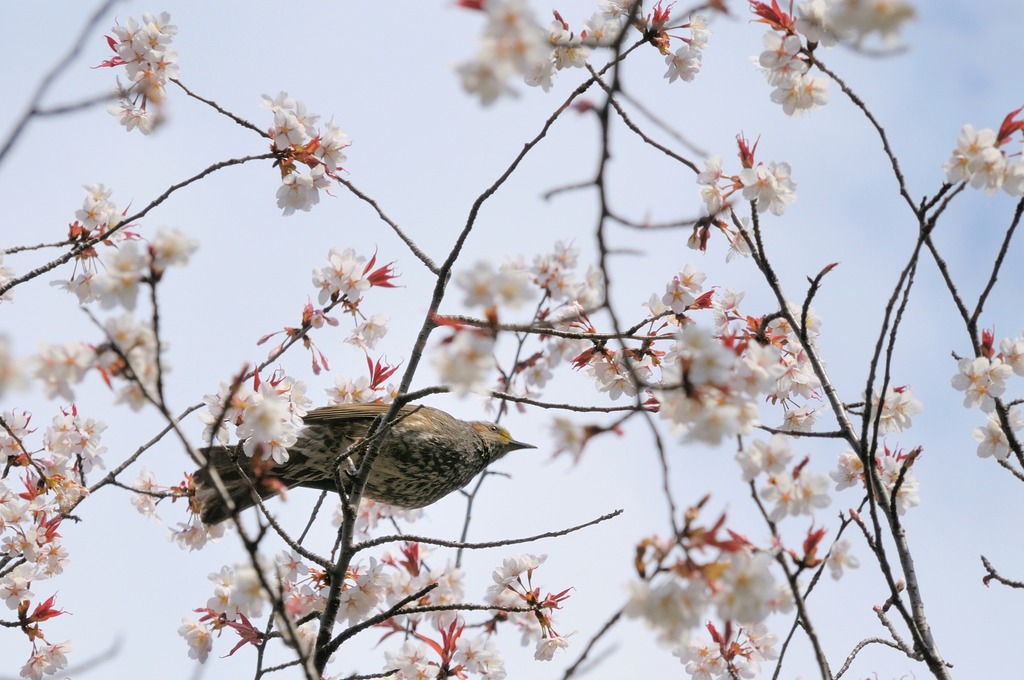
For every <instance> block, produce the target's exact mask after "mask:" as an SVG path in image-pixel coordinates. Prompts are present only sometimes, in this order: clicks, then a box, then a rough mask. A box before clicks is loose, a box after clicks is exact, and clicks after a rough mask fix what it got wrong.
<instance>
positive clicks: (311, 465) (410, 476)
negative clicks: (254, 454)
mask: <svg viewBox="0 0 1024 680" xmlns="http://www.w3.org/2000/svg"><path fill="white" fill-rule="evenodd" d="M389 409H390V404H335V405H332V406H324V407H321V408H317V409H313V410H311V411H309V412H308V413H307V414H306V415H305V416H304V417H303V428H302V429H301V430H300V432H299V435H298V439H297V441H296V442H295V444H293V445H292V446H290V447H288V460H287V461H286V462H285V463H283V464H274V465H272V466H271V465H269V463H267V462H264V461H261V460H259V459H258V458H255V459H252V460H251V461H250V460H249V459H247V458H245V456H243V455H238V453H237V451H238V449H239V448H240V447H234V446H210V447H206V448H204V449H201V451H202V453H203V455H204V456H205V457H206V460H207V465H206V466H204V467H202V468H200V469H198V470H196V472H195V473H194V474H193V475H192V481H193V487H194V493H193V500H194V502H195V505H194V506H193V507H194V509H196V510H197V511H198V514H199V517H200V519H201V520H202V522H203V524H206V525H215V524H219V523H221V522H223V521H225V520H227V519H229V518H230V517H232V513H231V511H230V510H229V508H228V505H227V503H225V502H224V498H223V496H222V495H221V493H220V492H219V491H218V490H217V488H216V485H215V484H214V482H213V478H212V475H211V474H210V469H211V468H212V469H215V470H216V471H217V474H218V476H219V477H220V480H221V482H222V483H223V485H224V488H225V489H226V490H227V492H228V494H229V495H230V496H231V500H232V501H233V502H234V505H235V512H236V513H237V512H240V511H242V510H245V509H247V508H250V507H252V506H253V505H256V495H257V494H258V495H259V497H260V498H269V497H271V496H275V495H277V494H278V493H280V492H281V491H282V490H283V488H292V487H305V488H310V489H319V490H326V491H338V479H339V477H338V476H336V474H335V470H337V469H339V468H338V466H339V465H340V466H341V467H340V470H341V474H340V479H341V480H342V484H343V486H345V487H350V485H351V481H352V479H353V478H354V477H353V475H354V472H355V470H357V469H358V467H359V464H360V463H361V461H362V454H363V451H364V450H365V448H364V447H360V446H355V447H353V445H358V444H359V443H360V442H362V441H363V440H365V438H366V437H367V435H368V433H369V430H370V427H371V425H372V424H373V422H374V420H375V419H376V418H378V417H379V416H382V415H383V414H385V413H387V411H388V410H389ZM350 448H351V449H352V451H351V455H349V456H348V457H344V458H343V454H345V453H346V452H349V450H350ZM535 448H537V447H536V446H534V445H532V444H527V443H525V442H521V441H516V440H515V439H514V438H513V437H512V435H511V434H509V432H508V430H506V429H505V428H504V427H502V426H501V425H498V424H497V423H492V422H483V421H465V420H459V419H458V418H455V417H454V416H452V415H450V414H448V413H445V412H444V411H441V410H440V409H436V408H431V407H429V406H423V405H419V404H409V405H406V406H403V407H402V408H401V409H399V411H398V415H397V417H396V419H395V420H394V422H393V423H392V424H391V427H390V429H388V430H387V432H386V433H385V434H384V436H383V438H382V440H381V442H380V448H379V449H378V452H377V456H376V458H374V460H373V467H372V468H371V469H370V474H369V477H368V478H367V480H366V485H365V487H364V488H363V497H364V498H369V499H372V500H375V501H378V502H380V503H387V504H390V505H396V506H399V507H402V508H422V507H425V506H427V505H430V504H431V503H434V502H436V501H438V500H440V499H441V498H444V497H445V496H447V495H448V494H450V493H452V492H453V491H457V490H459V489H461V488H462V487H464V486H465V485H466V484H468V483H469V482H470V480H472V479H473V478H474V477H476V476H477V475H478V474H479V473H480V472H482V471H483V470H484V468H486V467H487V466H488V465H490V464H491V463H493V462H494V461H496V460H498V459H499V458H501V457H503V456H504V455H505V454H507V453H509V452H511V451H516V450H518V449H535ZM345 491H346V492H350V491H351V488H345Z"/></svg>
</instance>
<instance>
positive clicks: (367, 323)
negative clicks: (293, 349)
mask: <svg viewBox="0 0 1024 680" xmlns="http://www.w3.org/2000/svg"><path fill="white" fill-rule="evenodd" d="M376 264H377V255H376V253H374V255H373V257H371V258H370V260H369V261H367V260H366V258H365V257H362V256H361V255H357V254H356V252H355V251H354V250H352V249H351V248H346V249H345V250H341V249H339V248H331V250H330V252H329V253H328V255H327V266H325V267H317V268H315V269H313V286H314V288H316V290H317V301H318V302H319V303H320V304H321V305H324V306H323V307H315V306H314V305H313V303H312V302H311V301H307V302H306V304H305V305H304V306H303V308H302V321H301V323H300V324H299V325H298V326H297V327H290V326H285V328H284V329H283V330H280V331H275V332H273V333H268V334H267V335H264V336H263V337H262V338H260V339H259V341H258V342H257V343H256V344H258V345H262V344H263V343H265V342H267V341H268V340H269V339H270V338H272V337H273V336H275V335H278V334H283V335H284V336H285V338H286V340H285V342H287V341H293V340H296V339H298V338H301V339H302V343H303V345H304V346H305V347H306V349H308V350H309V351H310V354H311V355H312V361H313V373H314V374H316V375H319V374H320V371H321V369H327V370H330V363H329V362H328V360H327V355H326V354H324V352H323V351H321V350H320V349H319V348H317V346H316V343H314V342H313V339H312V338H311V337H310V335H309V333H308V331H310V330H313V329H318V328H323V327H324V326H325V325H327V326H337V325H338V320H337V319H336V318H334V317H332V316H329V315H328V312H330V311H331V310H332V309H334V308H335V307H337V306H339V305H340V306H341V308H342V311H344V312H345V313H346V314H350V315H351V316H352V317H353V319H361V321H358V322H357V323H356V326H355V328H354V329H353V330H352V332H351V334H350V335H349V337H348V338H347V339H346V340H345V342H347V343H349V344H351V345H355V346H356V347H359V348H360V349H362V350H364V351H367V352H368V351H369V350H371V349H373V348H374V347H375V346H376V345H377V342H379V341H380V339H381V338H383V337H384V336H385V335H386V334H387V332H388V327H387V324H388V321H389V320H390V319H389V317H388V316H387V315H385V314H374V315H372V316H370V317H369V318H367V317H366V316H365V315H364V314H363V313H362V312H361V311H360V309H359V303H360V302H362V294H363V292H365V291H367V290H369V289H370V288H372V287H375V286H376V287H379V288H394V287H395V284H394V283H392V280H393V279H395V278H397V276H398V275H397V274H395V272H394V268H393V265H394V262H389V263H387V264H384V265H381V266H379V267H377V268H376V269H374V267H375V265H376ZM285 342H282V343H281V344H279V345H277V346H276V347H274V348H273V349H272V350H271V351H270V357H269V359H268V360H274V359H276V358H277V357H278V356H279V355H280V354H281V353H282V352H283V351H284V349H285ZM367 356H369V355H367ZM367 362H369V358H367ZM370 368H371V373H373V372H374V367H373V365H372V363H371V366H370ZM377 368H378V370H383V369H381V368H380V366H379V365H378V367H377ZM391 372H392V373H393V371H391ZM388 376H390V373H388ZM376 377H377V379H380V375H377V376H376ZM385 377H387V376H385ZM374 386H375V387H376V386H377V384H376V383H374ZM337 403H343V402H341V401H338V402H337Z"/></svg>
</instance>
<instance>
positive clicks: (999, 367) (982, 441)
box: [951, 331, 1024, 460]
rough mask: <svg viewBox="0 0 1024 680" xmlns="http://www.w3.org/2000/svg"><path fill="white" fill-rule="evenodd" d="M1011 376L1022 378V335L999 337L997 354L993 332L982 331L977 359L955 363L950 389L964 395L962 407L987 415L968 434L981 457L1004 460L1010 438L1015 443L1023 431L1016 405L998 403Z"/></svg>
mask: <svg viewBox="0 0 1024 680" xmlns="http://www.w3.org/2000/svg"><path fill="white" fill-rule="evenodd" d="M1012 375H1017V376H1024V332H1022V333H1021V334H1020V335H1018V336H1017V337H1006V338H1003V339H1002V340H1001V341H1000V342H999V351H998V352H997V351H996V348H995V337H994V335H993V333H992V332H991V331H984V332H983V333H982V343H981V356H978V357H974V358H970V357H965V358H962V359H960V360H959V361H957V372H956V374H955V375H954V376H953V378H952V380H951V384H952V386H953V389H955V390H957V391H959V392H963V393H964V402H963V403H964V407H966V408H971V407H977V408H979V409H981V411H982V412H983V413H985V414H986V415H987V416H988V418H987V420H986V422H985V424H984V425H983V426H981V427H977V428H975V429H974V431H973V433H972V434H973V436H974V439H975V441H977V442H978V450H977V452H978V456H979V457H981V458H988V457H995V458H996V459H998V460H1005V459H1006V458H1007V457H1008V456H1009V455H1010V451H1011V446H1010V437H1013V438H1014V439H1015V440H1016V441H1018V442H1019V439H1018V438H1017V434H1018V433H1019V432H1022V431H1024V415H1022V414H1021V410H1020V406H1019V405H1018V404H1016V403H1011V404H1003V403H1002V401H1001V400H1002V396H1003V394H1004V393H1005V392H1006V381H1007V380H1008V379H1009V378H1010V376H1012ZM997 400H998V401H997Z"/></svg>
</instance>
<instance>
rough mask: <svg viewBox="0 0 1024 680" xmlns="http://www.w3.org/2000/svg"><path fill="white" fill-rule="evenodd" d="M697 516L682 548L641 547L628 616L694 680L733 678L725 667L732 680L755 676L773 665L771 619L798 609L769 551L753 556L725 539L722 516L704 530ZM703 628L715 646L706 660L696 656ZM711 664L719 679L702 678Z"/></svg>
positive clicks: (735, 540)
mask: <svg viewBox="0 0 1024 680" xmlns="http://www.w3.org/2000/svg"><path fill="white" fill-rule="evenodd" d="M698 515H699V510H697V509H692V513H691V519H690V520H689V521H688V524H687V527H686V528H685V529H684V531H683V532H682V535H681V536H680V537H679V539H678V541H676V542H669V541H665V540H662V539H660V538H658V537H651V538H648V539H644V541H642V542H641V543H640V544H639V545H638V546H637V560H636V567H637V570H638V572H639V576H640V579H639V580H637V581H633V582H631V583H630V596H629V600H628V601H627V603H626V606H625V609H624V611H625V614H626V615H627V616H629V617H630V618H640V619H643V620H644V621H645V622H646V623H647V625H648V626H650V627H651V628H653V629H654V630H655V631H656V632H657V634H658V638H659V640H660V641H661V642H663V643H664V644H666V645H670V646H672V647H673V648H674V654H675V655H676V656H678V657H679V658H680V661H681V662H682V663H683V664H684V665H686V666H687V669H686V670H687V672H688V673H690V674H691V675H694V677H698V678H700V677H729V675H724V676H723V675H721V673H728V671H727V670H726V666H729V667H731V668H732V670H733V677H735V675H736V674H739V675H740V677H754V676H755V675H757V672H758V669H759V664H760V663H761V662H762V661H766V660H770V659H772V658H774V656H773V654H774V649H773V648H774V645H775V643H776V638H775V636H774V635H771V634H769V633H768V632H767V629H766V628H765V627H764V626H763V622H764V620H765V619H766V618H767V617H768V615H769V614H770V613H772V612H788V611H791V610H792V607H793V601H792V594H791V591H790V589H789V585H788V584H785V583H782V584H780V583H777V582H776V580H775V576H774V575H773V573H772V569H771V566H772V563H773V561H774V559H775V557H774V555H773V554H772V553H771V552H767V551H757V550H754V549H753V547H752V546H750V545H749V544H748V543H747V542H746V541H745V539H742V538H741V537H739V536H738V535H737V534H734V533H732V532H726V533H727V534H728V535H723V534H722V533H721V532H722V530H723V525H724V520H725V518H724V517H722V518H720V519H719V520H718V521H717V522H716V523H715V524H714V525H713V526H711V527H702V526H699V525H698V524H697V519H698ZM712 611H714V614H715V615H717V617H718V618H719V620H722V621H724V622H725V623H726V629H725V630H726V631H727V633H726V634H725V635H723V634H719V633H718V632H717V631H716V630H715V627H714V626H712V625H711V624H710V618H711V616H712ZM705 622H707V629H708V630H709V631H710V632H711V633H712V635H713V637H715V638H716V639H715V642H716V644H715V645H713V646H714V647H715V649H714V650H711V651H709V653H708V654H707V655H706V656H705V657H704V658H703V660H702V659H701V658H698V657H699V656H700V655H697V654H695V650H694V649H693V646H700V645H701V644H702V640H701V639H700V638H698V637H694V636H693V633H694V631H696V630H697V629H698V628H699V627H701V626H702V625H705ZM706 664H711V666H712V667H720V672H719V674H711V675H700V669H702V668H703V669H705V670H706V669H707V666H706ZM719 665H720V666H719Z"/></svg>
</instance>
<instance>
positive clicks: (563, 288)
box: [434, 241, 604, 395]
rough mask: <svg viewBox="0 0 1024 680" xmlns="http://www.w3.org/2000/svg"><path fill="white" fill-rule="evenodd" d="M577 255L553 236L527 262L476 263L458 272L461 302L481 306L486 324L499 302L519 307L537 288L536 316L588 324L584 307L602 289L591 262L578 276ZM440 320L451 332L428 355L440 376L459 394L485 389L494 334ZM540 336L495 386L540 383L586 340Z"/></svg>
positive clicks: (557, 323)
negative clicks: (540, 346)
mask: <svg viewBox="0 0 1024 680" xmlns="http://www.w3.org/2000/svg"><path fill="white" fill-rule="evenodd" d="M578 259H579V249H578V248H576V247H575V246H573V245H571V244H566V243H564V242H561V241H559V242H557V243H556V244H555V247H554V250H553V251H552V252H550V253H545V254H540V255H537V256H535V257H534V259H533V263H532V265H529V266H528V265H527V264H525V263H524V262H521V261H507V262H505V263H504V264H503V265H502V266H501V268H500V269H498V270H495V269H494V268H493V267H491V266H489V265H486V264H478V265H477V266H476V267H475V268H474V269H473V270H470V271H465V272H460V273H459V275H458V276H457V277H456V283H457V285H459V287H460V288H462V289H463V290H464V291H465V293H466V297H465V304H466V305H469V306H483V307H484V310H483V311H484V315H485V316H486V317H487V319H488V321H489V322H490V323H492V324H493V323H496V322H497V318H498V307H499V306H501V307H508V308H516V307H519V306H521V305H522V304H523V303H524V302H528V301H530V300H532V299H533V298H535V297H536V296H537V293H538V292H539V293H540V294H541V296H542V298H543V299H542V301H541V305H540V307H539V311H538V312H537V315H538V318H542V319H544V320H545V321H546V322H548V323H550V324H551V325H552V326H553V327H554V328H557V329H559V330H571V331H577V332H578V331H579V330H581V329H584V328H585V327H586V326H588V324H589V322H587V321H586V316H587V310H588V309H589V308H592V307H594V306H596V305H597V304H598V303H599V301H600V300H601V298H602V297H603V294H604V292H603V283H602V280H601V276H600V273H599V272H598V271H597V270H596V269H595V268H594V267H589V268H588V270H587V272H586V274H585V276H584V277H583V279H582V280H580V279H579V277H578V275H577V273H576V268H577V266H578ZM531 285H532V286H533V288H531ZM443 323H444V325H448V326H451V327H452V328H454V332H453V333H452V334H451V335H450V336H448V337H446V338H445V339H444V340H443V341H442V343H441V346H440V347H439V348H438V350H437V352H436V353H435V355H434V366H435V368H436V369H437V371H438V374H439V375H440V377H441V380H443V381H444V382H445V383H447V384H448V385H450V386H451V387H452V389H453V391H454V392H456V393H457V394H460V395H464V394H468V393H469V392H484V391H486V390H487V389H488V386H489V385H490V384H491V383H490V376H491V374H492V372H493V370H494V369H495V368H496V367H497V362H496V360H495V358H494V345H495V333H494V332H493V330H492V329H491V328H472V327H469V326H465V325H463V324H460V323H458V322H456V321H444V322H443ZM544 341H545V350H544V351H543V352H539V353H537V354H534V355H532V356H531V357H530V358H529V359H528V360H526V361H522V362H520V363H518V364H517V365H516V366H514V367H513V368H512V369H511V371H510V378H511V379H510V380H509V381H507V384H502V385H500V386H499V388H502V389H504V390H507V391H509V392H512V393H519V394H528V393H529V391H530V390H531V389H534V388H542V387H543V386H544V385H545V384H546V383H547V381H548V380H549V379H550V378H551V376H552V370H553V369H554V368H555V367H557V366H558V365H559V364H561V363H564V362H565V361H566V360H568V359H571V358H572V357H573V356H575V355H576V354H578V353H579V352H580V351H583V350H584V349H585V348H586V346H587V344H588V343H586V341H580V340H576V339H572V338H560V337H545V338H544ZM516 378H522V380H523V383H524V384H523V385H521V386H520V385H519V383H518V382H516V381H515V379H516Z"/></svg>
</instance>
